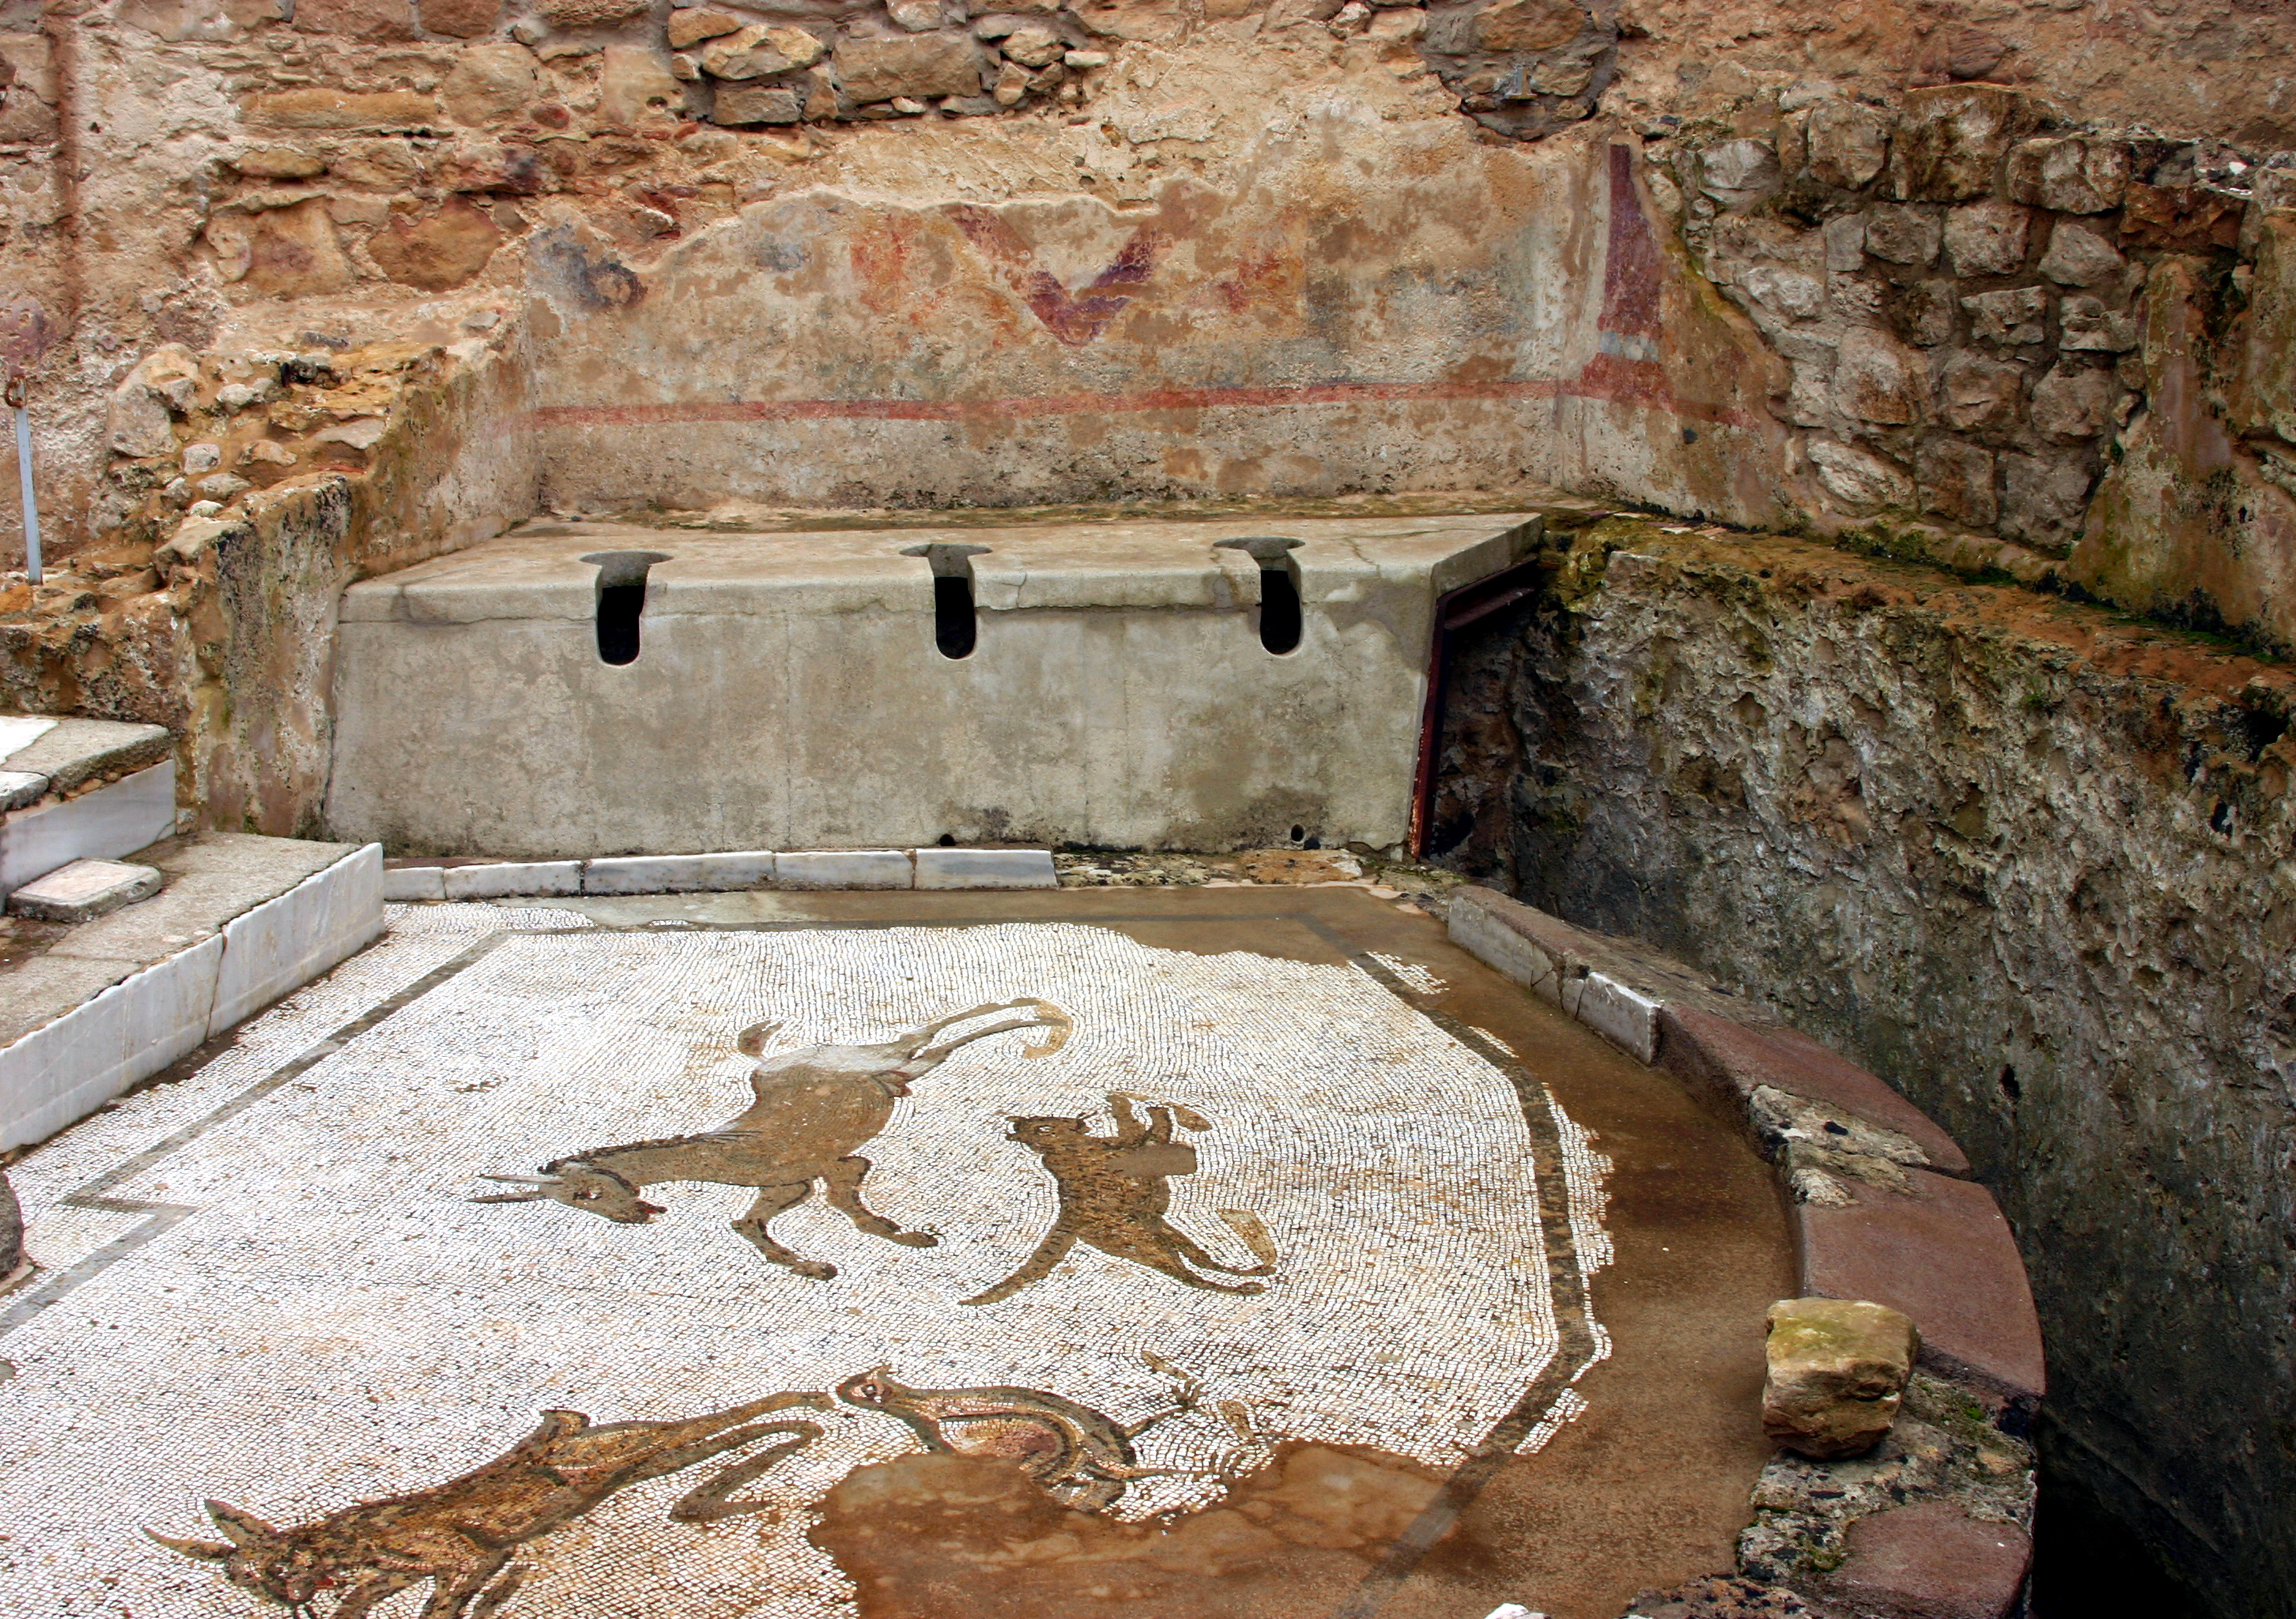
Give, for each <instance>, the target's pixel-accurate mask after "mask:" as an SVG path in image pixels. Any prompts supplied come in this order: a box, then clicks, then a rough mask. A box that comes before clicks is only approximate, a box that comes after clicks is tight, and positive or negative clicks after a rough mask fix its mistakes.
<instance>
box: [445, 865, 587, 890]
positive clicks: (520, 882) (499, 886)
mask: <svg viewBox="0 0 2296 1619" xmlns="http://www.w3.org/2000/svg"><path fill="white" fill-rule="evenodd" d="M445 884H446V890H447V898H448V899H500V898H502V897H504V895H513V894H579V893H581V892H582V863H581V862H580V861H578V860H531V861H490V862H488V863H486V864H484V865H473V866H448V867H447V868H446V872H445Z"/></svg>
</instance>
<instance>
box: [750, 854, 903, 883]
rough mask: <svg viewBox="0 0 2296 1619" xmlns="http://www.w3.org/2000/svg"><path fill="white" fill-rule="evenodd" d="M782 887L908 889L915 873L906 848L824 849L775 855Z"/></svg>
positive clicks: (776, 879)
mask: <svg viewBox="0 0 2296 1619" xmlns="http://www.w3.org/2000/svg"><path fill="white" fill-rule="evenodd" d="M774 886H775V887H779V888H908V887H914V886H915V873H914V870H913V869H912V868H911V866H910V863H909V856H908V853H907V851H906V850H904V849H823V850H816V851H814V852H811V853H808V854H777V855H775V857H774Z"/></svg>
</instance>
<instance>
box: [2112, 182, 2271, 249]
mask: <svg viewBox="0 0 2296 1619" xmlns="http://www.w3.org/2000/svg"><path fill="white" fill-rule="evenodd" d="M2121 202H2122V206H2121V214H2120V239H2121V240H2122V241H2127V242H2133V243H2135V244H2136V245H2137V246H2138V247H2146V248H2161V249H2166V250H2168V251H2169V252H2171V253H2208V252H2210V251H2213V250H2215V249H2219V248H2234V247H2237V246H2239V245H2240V224H2241V216H2242V215H2243V214H2244V213H2245V212H2246V211H2247V208H2248V204H2247V200H2246V199H2245V198H2241V197H2235V196H2234V195H2232V194H2231V193H2230V192H2218V191H2211V190H2210V189H2208V188H2207V187H2206V186H2199V185H2139V184H2133V183H2132V184H2130V186H2129V187H2128V193H2127V195H2126V196H2124V197H2123V198H2122V200H2121Z"/></svg>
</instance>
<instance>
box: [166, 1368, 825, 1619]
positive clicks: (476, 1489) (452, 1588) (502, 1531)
mask: <svg viewBox="0 0 2296 1619" xmlns="http://www.w3.org/2000/svg"><path fill="white" fill-rule="evenodd" d="M831 1403H832V1402H831V1401H830V1400H829V1398H828V1397H827V1396H826V1395H823V1394H769V1395H767V1397H766V1398H764V1399H762V1400H754V1401H751V1402H750V1403H748V1404H746V1405H737V1406H734V1407H733V1408H732V1409H730V1410H722V1411H712V1412H710V1413H709V1414H708V1415H707V1416H701V1417H689V1418H685V1419H682V1420H673V1421H667V1422H609V1423H605V1424H603V1425H600V1426H597V1427H593V1426H592V1425H591V1422H590V1419H589V1418H587V1417H586V1416H584V1415H583V1414H582V1413H581V1412H580V1411H566V1410H550V1411H545V1412H543V1414H542V1426H541V1427H537V1429H535V1430H534V1432H532V1433H531V1434H529V1435H527V1436H526V1437H525V1438H523V1439H521V1440H520V1441H519V1442H518V1443H516V1444H514V1445H512V1446H511V1448H510V1449H509V1450H508V1451H504V1453H503V1454H502V1455H500V1456H497V1457H496V1458H495V1460H492V1461H489V1462H488V1463H486V1464H485V1465H484V1466H482V1467H479V1468H473V1469H472V1470H471V1471H470V1472H468V1473H465V1474H463V1476H461V1477H460V1478H455V1479H449V1480H448V1481H447V1483H445V1484H438V1485H435V1486H433V1487H432V1488H430V1489H428V1490H418V1491H416V1492H414V1493H413V1494H410V1495H393V1496H388V1497H385V1498H384V1499H383V1500H373V1501H362V1502H360V1503H359V1504H358V1505H357V1506H354V1507H346V1508H344V1509H341V1510H340V1511H339V1512H330V1513H329V1514H327V1516H326V1517H322V1518H319V1519H316V1520H315V1521H314V1522H311V1523H308V1524H301V1525H296V1526H295V1527H293V1528H289V1529H280V1528H275V1527H274V1526H273V1525H269V1524H266V1523H265V1522H264V1521H263V1520H262V1519H261V1518H259V1517H256V1516H255V1515H254V1514H253V1513H251V1512H247V1511H242V1509H239V1508H237V1507H234V1506H230V1505H228V1504H226V1503H225V1502H223V1501H214V1500H211V1501H209V1502H208V1504H207V1508H208V1516H209V1517H210V1518H212V1519H213V1520H214V1521H215V1526H216V1527H217V1529H218V1530H220V1531H222V1533H223V1535H224V1539H222V1540H220V1541H193V1540H184V1539H179V1538H177V1537H176V1536H175V1535H169V1534H161V1533H159V1532H158V1531H156V1530H151V1529H147V1530H145V1531H144V1532H143V1533H146V1534H148V1535H150V1536H151V1537H152V1539H153V1540H155V1541H159V1542H160V1545H162V1546H165V1547H167V1548H168V1549H169V1550H170V1551H179V1552H181V1553H183V1554H184V1556H185V1557H187V1558H198V1559H199V1560H200V1561H201V1562H202V1563H216V1564H220V1565H221V1566H222V1568H223V1572H224V1577H225V1578H226V1579H228V1580H229V1581H230V1582H232V1583H233V1584H234V1585H236V1586H238V1587H239V1588H240V1589H241V1590H245V1591H251V1592H253V1593H254V1594H255V1595H256V1596H258V1597H265V1598H267V1599H270V1600H271V1601H274V1602H276V1603H278V1604H280V1605H281V1606H282V1607H285V1608H286V1609H287V1610H288V1611H289V1612H290V1613H292V1614H294V1615H297V1619H313V1616H314V1615H316V1609H315V1608H314V1607H313V1606H312V1605H313V1604H314V1603H315V1602H316V1601H317V1600H318V1598H319V1594H320V1593H321V1592H322V1591H326V1592H331V1593H332V1594H333V1595H334V1596H335V1598H336V1601H335V1606H334V1611H333V1614H332V1619H365V1615H368V1614H370V1613H372V1612H373V1609H374V1607H375V1606H376V1604H378V1603H381V1602H383V1601H386V1600H388V1599H389V1598H391V1597H393V1596H396V1595H397V1594H398V1592H400V1591H403V1590H406V1589H407V1588H408V1587H410V1586H414V1585H420V1584H422V1582H424V1581H425V1580H428V1581H430V1599H429V1600H428V1601H427V1602H425V1603H424V1604H423V1606H422V1613H421V1615H420V1616H419V1619H484V1616H485V1615H489V1614H492V1613H494V1612H496V1610H497V1609H499V1608H500V1607H502V1605H503V1604H504V1602H506V1601H507V1600H509V1599H510V1597H511V1594H512V1592H513V1591H515V1590H517V1589H518V1587H519V1585H520V1584H521V1582H523V1581H524V1580H525V1578H526V1574H527V1566H526V1565H524V1564H521V1563H516V1562H513V1561H512V1556H513V1554H514V1553H515V1552H516V1551H517V1549H518V1548H519V1547H521V1546H522V1545H524V1544H525V1543H527V1542H528V1541H534V1540H537V1539H539V1538H540V1537H542V1536H543V1535H545V1534H547V1533H550V1532H551V1531H552V1530H553V1529H562V1528H564V1527H565V1526H566V1525H569V1524H570V1523H573V1522H574V1521H575V1520H576V1519H578V1518H579V1517H583V1516H584V1515H585V1514H586V1513H588V1512H589V1511H591V1510H592V1509H594V1508H595V1507H596V1506H597V1505H598V1504H599V1503H600V1502H601V1501H603V1500H605V1499H606V1498H607V1497H608V1496H610V1495H612V1494H613V1493H614V1492H617V1491H619V1490H624V1489H627V1488H628V1487H629V1486H630V1485H632V1484H644V1483H645V1482H646V1481H647V1480H649V1479H655V1478H663V1477H666V1476H668V1475H670V1474H672V1473H676V1472H679V1471H682V1470H683V1469H685V1468H690V1467H693V1466H695V1465H696V1464H698V1463H701V1462H704V1461H708V1460H711V1459H712V1458H715V1457H718V1456H723V1455H726V1454H727V1453H728V1452H730V1451H737V1450H740V1449H741V1448H742V1446H744V1445H746V1444H748V1443H750V1441H752V1440H755V1439H762V1438H764V1437H765V1436H766V1435H768V1434H777V1435H783V1438H782V1440H781V1442H780V1443H776V1444H774V1445H771V1446H769V1447H768V1448H767V1449H766V1450H764V1451H760V1452H759V1453H758V1454H757V1455H756V1456H753V1457H750V1459H748V1460H743V1461H738V1462H735V1463H734V1464H733V1465H732V1466H730V1467H727V1468H721V1469H719V1470H718V1471H717V1473H715V1474H713V1475H711V1476H710V1477H709V1478H708V1479H707V1480H705V1481H703V1482H702V1483H701V1484H698V1485H696V1486H695V1487H694V1488H693V1489H692V1490H689V1491H687V1492H686V1493H685V1495H684V1496H682V1497H680V1498H679V1500H678V1501H677V1504H676V1506H674V1507H672V1508H671V1509H670V1511H669V1516H670V1517H673V1518H675V1519H676V1520H678V1521H679V1522H681V1523H689V1524H707V1523H715V1522H717V1521H718V1520H720V1519H722V1518H728V1517H740V1516H742V1514H744V1513H752V1512H763V1511H767V1510H770V1509H772V1508H773V1507H774V1505H775V1503H774V1502H771V1501H758V1500H740V1499H737V1498H735V1496H734V1491H736V1490H738V1489H740V1488H741V1487H742V1485H743V1484H749V1483H750V1482H751V1481H753V1480H755V1479H757V1478H758V1477H759V1476H762V1475H763V1474H765V1473H766V1472H767V1470H768V1469H769V1468H772V1467H773V1466H774V1464H775V1463H776V1462H778V1461H780V1460H782V1458H783V1457H784V1456H787V1455H790V1454H791V1452H793V1451H800V1450H803V1449H804V1448H805V1447H806V1446H807V1445H808V1444H810V1443H813V1442H814V1441H815V1440H816V1439H818V1438H820V1437H821V1432H822V1430H821V1427H820V1425H819V1424H817V1423H812V1422H804V1421H782V1422H760V1421H758V1420H757V1419H758V1418H760V1417H765V1416H768V1415H770V1414H771V1413H773V1412H775V1411H780V1410H789V1409H790V1408H791V1407H792V1406H810V1407H812V1408H814V1409H816V1410H821V1409H825V1408H827V1407H829V1406H830V1405H831Z"/></svg>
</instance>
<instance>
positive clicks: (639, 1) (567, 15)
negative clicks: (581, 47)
mask: <svg viewBox="0 0 2296 1619" xmlns="http://www.w3.org/2000/svg"><path fill="white" fill-rule="evenodd" d="M647 3H648V0H541V4H540V5H539V6H538V7H537V10H538V11H540V12H541V13H542V17H543V20H545V22H547V23H549V24H550V26H551V27H553V28H559V29H594V28H603V27H604V26H605V25H606V24H607V23H610V22H619V21H621V20H622V19H624V18H625V17H635V16H636V15H637V14H638V13H639V12H643V11H644V10H645V9H646V6H647Z"/></svg>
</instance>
